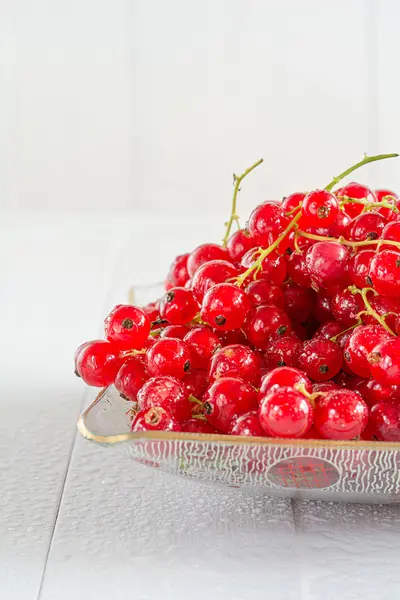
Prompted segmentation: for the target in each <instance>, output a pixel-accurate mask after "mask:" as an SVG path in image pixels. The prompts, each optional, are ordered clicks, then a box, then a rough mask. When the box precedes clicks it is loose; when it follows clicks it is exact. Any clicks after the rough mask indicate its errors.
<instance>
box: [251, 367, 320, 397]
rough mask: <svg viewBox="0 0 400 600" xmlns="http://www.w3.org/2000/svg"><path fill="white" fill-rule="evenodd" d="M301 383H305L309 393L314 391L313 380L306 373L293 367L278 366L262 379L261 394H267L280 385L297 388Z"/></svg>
mask: <svg viewBox="0 0 400 600" xmlns="http://www.w3.org/2000/svg"><path fill="white" fill-rule="evenodd" d="M299 385H300V386H302V385H304V387H305V389H306V391H307V392H308V393H311V392H312V385H311V381H310V380H309V379H308V377H307V376H306V374H305V373H303V372H302V371H300V370H299V369H295V368H293V367H278V368H277V369H273V370H272V371H270V372H269V373H267V374H266V375H264V376H263V378H262V379H261V386H260V395H261V396H262V395H265V394H266V393H267V392H271V391H272V390H275V389H277V388H280V387H290V388H296V387H297V386H299Z"/></svg>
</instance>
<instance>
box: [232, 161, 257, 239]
mask: <svg viewBox="0 0 400 600" xmlns="http://www.w3.org/2000/svg"><path fill="white" fill-rule="evenodd" d="M263 161H264V159H263V158H260V160H258V161H257V162H255V163H254V164H253V165H251V167H249V168H248V169H246V170H245V171H244V172H243V173H242V174H241V175H239V176H237V175H235V174H233V183H234V186H235V187H234V189H233V197H232V210H231V216H230V218H229V221H227V222H226V223H225V225H226V232H225V236H224V239H223V240H222V245H223V247H224V248H226V245H227V243H228V239H229V236H230V234H231V229H232V225H233V223H234V222H235V221H236V223H237V225H238V228H239V229H240V226H239V215H238V214H237V212H236V206H237V195H238V192H239V186H240V184H241V183H242V181H243V179H244V178H245V177H246V176H247V175H248V174H249V173H251V172H252V171H253V170H254V169H255V168H256V167H258V165H261V163H262V162H263Z"/></svg>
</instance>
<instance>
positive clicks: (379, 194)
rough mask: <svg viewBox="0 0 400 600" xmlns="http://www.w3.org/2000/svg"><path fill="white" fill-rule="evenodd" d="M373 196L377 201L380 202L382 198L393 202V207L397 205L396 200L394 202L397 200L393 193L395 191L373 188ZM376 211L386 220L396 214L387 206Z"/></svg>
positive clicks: (393, 217)
mask: <svg viewBox="0 0 400 600" xmlns="http://www.w3.org/2000/svg"><path fill="white" fill-rule="evenodd" d="M375 196H376V199H377V200H378V202H382V200H385V202H390V203H391V204H393V206H394V207H396V206H397V205H398V202H396V201H397V200H398V196H397V194H395V192H391V191H390V190H375ZM385 196H387V197H385ZM397 207H398V206H397ZM378 212H379V213H380V214H381V215H383V216H384V217H385V219H387V220H394V219H395V218H396V216H397V215H396V213H395V212H394V211H393V210H391V209H390V208H387V207H382V208H379V209H378Z"/></svg>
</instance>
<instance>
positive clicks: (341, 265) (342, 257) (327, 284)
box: [306, 242, 350, 290]
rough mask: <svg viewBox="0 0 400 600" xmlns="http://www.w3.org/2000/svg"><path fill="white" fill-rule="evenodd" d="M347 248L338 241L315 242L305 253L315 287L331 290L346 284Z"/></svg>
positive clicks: (348, 254) (348, 256)
mask: <svg viewBox="0 0 400 600" xmlns="http://www.w3.org/2000/svg"><path fill="white" fill-rule="evenodd" d="M349 258H350V253H349V250H348V249H347V248H346V247H345V246H342V245H341V244H339V243H338V242H317V243H316V244H314V245H313V246H311V248H309V249H308V250H307V253H306V265H307V268H308V271H309V273H310V276H311V280H312V282H313V284H314V286H316V287H317V288H322V289H324V290H332V289H335V287H337V286H339V285H340V286H341V287H343V286H344V285H346V283H345V282H346V269H347V263H348V261H349Z"/></svg>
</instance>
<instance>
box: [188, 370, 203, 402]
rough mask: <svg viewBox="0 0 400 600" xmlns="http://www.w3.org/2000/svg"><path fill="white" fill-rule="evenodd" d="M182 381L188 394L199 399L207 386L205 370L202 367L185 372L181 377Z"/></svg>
mask: <svg viewBox="0 0 400 600" xmlns="http://www.w3.org/2000/svg"><path fill="white" fill-rule="evenodd" d="M182 383H183V385H184V386H185V388H186V390H187V391H188V393H189V394H190V395H192V396H194V397H195V398H197V399H198V400H200V399H201V398H202V397H203V394H204V392H205V391H206V389H207V388H208V377H207V371H205V370H204V369H193V370H192V371H189V373H186V375H185V377H184V378H183V379H182Z"/></svg>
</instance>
